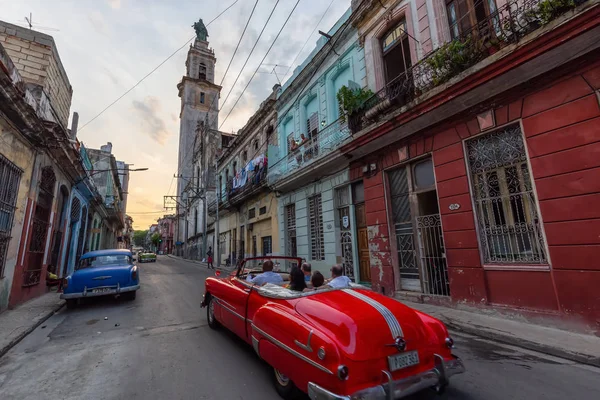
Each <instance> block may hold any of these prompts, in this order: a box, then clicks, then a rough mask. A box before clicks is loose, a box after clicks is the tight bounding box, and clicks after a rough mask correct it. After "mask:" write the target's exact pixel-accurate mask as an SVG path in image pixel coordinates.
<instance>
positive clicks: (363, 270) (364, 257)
mask: <svg viewBox="0 0 600 400" xmlns="http://www.w3.org/2000/svg"><path fill="white" fill-rule="evenodd" d="M355 210H356V211H355V212H356V231H357V234H358V258H359V260H358V269H359V273H360V281H361V282H371V258H370V257H369V233H368V230H367V214H366V212H365V203H362V204H356V206H355Z"/></svg>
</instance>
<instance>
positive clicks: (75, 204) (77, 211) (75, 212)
mask: <svg viewBox="0 0 600 400" xmlns="http://www.w3.org/2000/svg"><path fill="white" fill-rule="evenodd" d="M70 215H71V221H70V224H69V240H68V241H67V253H66V258H65V265H64V266H63V275H62V276H67V274H68V273H69V262H70V260H71V249H72V248H73V245H75V246H77V243H73V238H74V237H76V236H75V234H76V233H77V232H75V231H76V228H77V223H78V222H79V219H80V218H81V201H79V199H78V198H77V197H73V200H71V214H70Z"/></svg>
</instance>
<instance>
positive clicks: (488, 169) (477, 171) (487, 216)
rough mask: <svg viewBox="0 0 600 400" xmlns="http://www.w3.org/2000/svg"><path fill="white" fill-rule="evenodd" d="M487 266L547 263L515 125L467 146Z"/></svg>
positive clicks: (529, 178) (520, 136)
mask: <svg viewBox="0 0 600 400" xmlns="http://www.w3.org/2000/svg"><path fill="white" fill-rule="evenodd" d="M466 146H467V155H468V164H469V173H470V176H471V190H472V192H473V199H474V201H475V213H476V215H477V221H478V224H479V240H480V246H481V251H482V253H483V254H484V262H485V263H495V264H517V263H527V264H545V263H546V262H547V260H546V254H545V248H544V241H543V237H542V227H541V225H540V220H539V217H538V214H537V203H536V200H535V194H534V192H533V187H532V184H531V176H530V173H529V168H528V165H527V155H526V153H525V145H524V143H523V138H522V134H521V129H520V127H519V126H518V125H515V126H512V127H508V128H506V129H503V130H499V131H496V132H492V133H489V134H487V135H484V136H480V137H477V138H474V139H471V140H469V141H467V142H466Z"/></svg>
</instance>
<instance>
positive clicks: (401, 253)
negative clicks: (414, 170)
mask: <svg viewBox="0 0 600 400" xmlns="http://www.w3.org/2000/svg"><path fill="white" fill-rule="evenodd" d="M388 179H389V187H390V194H391V196H390V197H391V203H392V221H393V223H394V233H395V237H396V251H397V259H398V269H399V270H400V284H401V289H402V290H408V291H417V292H420V291H421V281H420V277H419V267H418V264H417V255H416V251H415V241H414V232H413V213H412V211H411V204H410V198H411V193H410V185H409V168H408V167H407V166H402V167H400V168H397V169H395V170H393V171H391V172H390V173H389V174H388Z"/></svg>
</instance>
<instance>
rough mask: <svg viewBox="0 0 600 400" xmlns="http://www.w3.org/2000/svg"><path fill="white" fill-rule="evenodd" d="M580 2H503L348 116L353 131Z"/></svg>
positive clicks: (527, 0) (547, 0)
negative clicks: (484, 17)
mask: <svg viewBox="0 0 600 400" xmlns="http://www.w3.org/2000/svg"><path fill="white" fill-rule="evenodd" d="M584 2H585V0H508V2H507V3H506V4H504V5H503V6H502V7H500V8H498V9H497V10H496V11H495V12H493V13H491V14H490V15H489V16H488V18H487V19H486V20H484V21H481V22H479V23H478V24H477V25H475V26H473V27H472V28H471V29H469V30H467V31H463V32H462V33H461V34H460V35H459V36H458V37H457V38H455V39H454V40H452V41H450V42H448V43H446V44H444V45H443V46H441V47H439V48H438V49H436V50H435V51H433V52H432V53H430V54H429V55H427V56H426V57H425V58H423V59H422V60H420V61H419V62H418V63H416V64H415V65H413V66H412V67H411V68H409V69H408V70H407V71H406V72H405V73H403V74H402V75H400V76H398V77H396V78H395V79H393V80H392V81H391V82H389V83H388V84H386V86H385V87H384V88H383V89H381V90H380V91H379V92H377V93H375V94H374V95H373V96H371V97H370V98H369V99H367V100H366V101H365V103H364V104H363V106H362V107H361V108H360V109H359V111H357V112H355V113H353V114H352V115H350V116H349V122H348V123H349V126H350V128H351V130H352V132H358V131H360V130H362V129H364V128H365V127H367V126H368V125H370V124H373V123H375V122H377V121H379V120H381V119H382V118H384V116H385V115H386V114H387V112H389V111H391V110H393V109H398V108H400V107H402V106H405V105H407V104H408V103H410V102H411V101H413V100H414V99H416V98H417V97H419V96H421V95H422V94H424V93H427V92H428V91H430V90H431V89H433V88H435V87H437V86H439V85H441V84H443V83H445V82H447V81H449V80H450V79H452V78H453V77H455V76H457V75H458V74H460V73H461V72H463V71H465V70H466V69H468V68H470V67H471V66H473V65H475V64H477V63H478V62H480V61H482V60H484V59H485V58H487V57H489V56H491V55H492V54H494V53H496V52H497V51H499V50H500V49H502V48H504V47H506V46H509V45H511V44H514V43H517V42H518V41H519V40H520V39H521V38H523V37H524V36H525V35H527V34H529V33H531V32H533V31H534V30H536V29H538V28H539V27H541V26H543V25H546V24H548V23H549V22H551V21H552V20H554V19H555V18H557V17H558V16H560V15H562V14H564V13H565V12H567V11H568V10H571V9H573V8H574V7H576V6H577V5H579V4H582V3H584Z"/></svg>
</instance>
